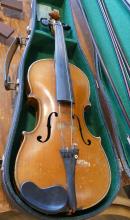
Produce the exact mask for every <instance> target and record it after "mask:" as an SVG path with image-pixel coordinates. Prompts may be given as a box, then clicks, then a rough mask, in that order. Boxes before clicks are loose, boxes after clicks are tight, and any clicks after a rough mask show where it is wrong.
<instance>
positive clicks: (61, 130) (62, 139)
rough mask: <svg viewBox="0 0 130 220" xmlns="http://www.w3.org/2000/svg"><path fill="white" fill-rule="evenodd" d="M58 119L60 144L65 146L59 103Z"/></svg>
mask: <svg viewBox="0 0 130 220" xmlns="http://www.w3.org/2000/svg"><path fill="white" fill-rule="evenodd" d="M59 121H60V123H59V124H60V136H61V142H62V146H64V147H65V138H64V135H63V129H62V119H61V105H60V103H59Z"/></svg>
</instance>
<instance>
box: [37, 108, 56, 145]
mask: <svg viewBox="0 0 130 220" xmlns="http://www.w3.org/2000/svg"><path fill="white" fill-rule="evenodd" d="M53 115H55V117H58V113H57V112H52V113H51V114H50V115H49V117H48V120H47V130H48V132H47V137H46V139H45V140H43V139H42V138H43V137H42V136H41V135H39V136H37V141H38V142H40V143H45V142H47V141H48V140H49V138H50V136H51V118H52V116H53Z"/></svg>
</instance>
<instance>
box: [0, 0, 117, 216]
mask: <svg viewBox="0 0 130 220" xmlns="http://www.w3.org/2000/svg"><path fill="white" fill-rule="evenodd" d="M41 2H42V1H41ZM43 2H44V1H43ZM45 2H47V1H45ZM49 2H51V1H49ZM52 2H53V1H52ZM66 2H69V1H66ZM55 4H56V3H55ZM36 7H37V2H36V0H33V3H32V25H31V29H32V31H31V35H30V37H29V40H28V42H27V45H26V48H25V51H24V53H23V56H22V59H21V62H20V65H19V70H18V78H19V88H18V92H17V95H16V100H15V109H14V115H13V119H12V125H11V128H10V132H9V136H8V140H7V145H6V150H5V154H4V158H3V186H4V189H5V191H6V193H7V195H8V197H9V199H10V201H11V202H12V204H15V205H16V207H17V208H20V209H21V210H23V211H25V212H27V213H29V214H31V215H34V216H37V217H39V218H40V219H44V220H49V219H53V220H57V219H60V220H62V219H65V220H70V219H74V220H83V219H84V220H85V219H87V218H90V217H92V216H94V215H96V214H98V213H99V212H101V211H103V210H104V209H105V208H107V207H108V206H109V205H110V204H111V203H112V201H113V199H114V198H115V196H116V195H117V192H118V191H119V188H120V169H119V166H118V158H117V155H116V153H115V151H114V150H111V151H110V152H111V155H109V150H108V153H107V154H108V155H109V160H113V162H111V172H112V178H113V180H112V184H111V188H110V191H109V193H108V195H107V196H106V197H105V198H104V199H103V200H102V201H101V202H100V203H99V204H98V205H96V206H94V207H93V208H90V209H88V210H84V211H80V212H76V213H75V215H73V216H65V215H57V216H49V215H48V216H47V215H44V214H42V213H40V212H37V211H35V210H34V209H33V208H31V207H29V206H28V205H27V204H26V203H25V202H24V201H23V200H22V198H20V197H19V195H18V194H17V191H16V189H15V186H14V183H13V181H12V176H13V161H14V158H16V154H15V150H16V149H15V146H14V141H15V142H17V143H18V141H19V140H18V135H17V134H18V132H19V130H20V126H21V117H22V108H23V102H24V98H25V81H26V79H25V72H26V73H27V71H26V68H25V62H26V59H27V57H28V53H29V50H30V48H31V45H32V42H33V40H34V32H35V28H36ZM68 10H70V8H69V9H68ZM70 13H71V12H70ZM78 48H79V49H78V51H79V53H80V57H81V59H82V60H83V63H84V65H85V66H87V68H88V63H87V61H86V59H85V57H84V56H83V54H82V52H81V48H80V47H79V46H78ZM85 68H86V67H85ZM92 81H93V82H94V80H93V79H92ZM94 89H95V91H96V89H97V88H96V84H95V85H94ZM95 93H97V92H95ZM96 97H97V99H98V96H97V95H96ZM97 103H98V104H97V105H98V111H99V112H100V114H101V117H102V124H103V126H104V128H105V126H106V124H105V120H104V117H103V114H102V110H101V106H100V103H99V100H98V101H97ZM111 117H113V118H114V116H113V113H111ZM105 129H106V131H107V132H108V134H107V138H108V139H109V141H110V143H111V145H112V144H113V141H112V139H111V137H110V133H109V131H108V129H107V128H105ZM110 158H111V159H110ZM114 161H115V162H114Z"/></svg>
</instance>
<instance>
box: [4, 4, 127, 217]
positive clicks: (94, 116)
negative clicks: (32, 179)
mask: <svg viewBox="0 0 130 220" xmlns="http://www.w3.org/2000/svg"><path fill="white" fill-rule="evenodd" d="M106 2H107V4H108V6H109V9H110V11H111V15H112V20H113V22H115V26H116V29H117V31H118V33H119V36H120V38H121V41H122V45H123V46H124V49H125V51H126V56H127V57H128V58H129V57H130V50H129V46H128V45H129V37H128V36H130V25H129V20H130V15H129V12H128V11H127V8H125V7H124V5H123V4H122V3H121V1H118V0H115V1H113V0H109V1H106ZM39 5H40V7H41V6H42V7H41V9H42V10H43V14H45V13H44V12H45V11H46V10H47V7H46V6H49V7H51V8H52V9H57V10H59V11H60V15H61V21H62V22H63V23H65V24H68V25H69V26H70V27H71V30H70V31H66V32H65V39H66V46H67V52H68V57H69V62H70V63H73V64H75V65H76V66H77V67H79V68H80V69H81V70H82V71H83V72H84V73H85V74H86V76H87V77H88V79H89V83H90V103H91V107H89V108H87V110H86V111H85V113H84V114H85V120H86V126H87V127H88V128H89V130H90V132H91V133H92V134H93V135H94V136H100V137H101V143H102V146H103V148H104V150H105V153H106V155H107V158H108V160H109V164H110V169H111V185H110V189H109V192H108V193H107V195H106V196H105V198H104V199H103V200H102V201H101V202H100V203H98V204H97V205H95V206H93V207H92V208H89V209H86V210H83V211H77V212H76V213H75V214H73V215H68V216H67V215H64V214H58V215H56V216H51V215H45V214H43V213H40V212H38V211H36V210H34V209H33V208H32V207H30V206H29V205H27V204H26V203H25V202H24V201H23V200H22V198H20V197H19V195H18V193H17V191H16V189H15V187H14V179H13V178H14V163H15V159H16V155H17V152H18V149H19V147H20V141H21V134H22V131H31V130H32V129H33V128H34V127H35V118H36V117H35V112H34V110H33V108H30V107H28V105H27V97H26V82H27V72H28V69H29V66H30V65H31V64H32V63H33V62H34V61H36V60H39V59H48V58H54V38H53V36H52V35H51V33H50V31H49V30H48V28H46V27H43V26H42V25H41V23H40V21H38V16H39V15H37V8H38V6H39ZM81 6H82V7H83V10H84V11H85V13H86V14H87V16H88V19H89V24H90V26H91V28H92V32H93V35H94V38H95V41H96V44H97V46H98V48H99V51H100V53H101V56H102V57H103V59H104V62H105V65H106V66H107V68H108V70H109V71H110V72H111V75H112V76H113V80H114V82H115V83H116V84H117V87H118V90H119V93H120V96H121V97H122V99H124V102H125V105H126V110H127V111H128V113H130V105H129V104H128V99H127V98H126V95H125V94H124V88H123V85H122V84H121V77H120V69H119V66H118V62H117V59H116V56H115V53H114V51H113V46H112V44H111V41H110V38H109V36H108V32H107V29H106V27H105V25H104V22H103V19H102V15H101V13H100V11H99V9H98V7H97V1H96V0H93V1H91V4H89V1H86V0H82V1H81ZM44 7H45V9H44ZM44 10H45V11H44ZM116 13H119V14H121V16H123V19H121V20H118V18H120V16H119V17H116V19H115V16H116ZM120 22H126V23H125V24H127V25H126V27H127V28H124V29H125V31H122V29H121V25H120ZM84 31H85V30H84ZM103 39H104V41H103ZM79 40H80V39H78V38H77V33H76V29H75V24H74V20H73V16H72V11H71V5H70V1H69V0H57V1H55V0H33V1H32V18H31V26H30V31H29V39H28V40H27V43H26V47H25V50H24V53H23V55H22V58H21V61H20V64H19V68H18V74H17V84H18V85H17V86H16V87H17V89H16V97H15V107H14V114H13V119H12V124H11V128H10V131H9V136H8V139H7V144H6V149H5V154H4V157H3V168H2V170H3V186H4V190H5V192H6V194H7V195H8V198H9V200H10V201H11V203H12V204H14V205H15V206H16V207H17V208H20V209H22V210H23V211H25V212H27V213H29V214H31V215H34V216H36V217H39V218H40V219H44V220H51V219H53V220H54V219H56V220H57V219H60V220H62V219H65V220H71V219H73V220H83V219H84V220H85V219H87V218H90V217H92V216H94V215H97V214H98V213H99V212H102V211H103V210H104V209H105V208H107V207H108V206H110V204H111V203H112V201H113V200H114V198H115V197H116V195H117V193H118V191H119V189H120V182H121V169H122V166H120V158H119V154H118V152H117V148H118V146H115V144H114V142H113V139H112V136H111V133H110V131H109V128H108V126H107V123H106V121H105V117H104V113H103V109H102V108H101V103H100V101H99V96H98V92H97V90H98V88H97V84H96V81H95V79H94V77H93V74H92V71H91V69H90V66H89V64H88V62H87V59H86V58H85V56H84V54H83V51H82V49H81V47H80V44H79ZM104 42H105V43H104ZM15 43H17V44H18V43H19V42H18V40H16V42H15ZM8 67H9V65H8ZM97 71H99V72H100V76H101V79H102V85H103V88H104V92H105V95H106V99H107V103H108V106H109V113H110V116H111V120H112V121H113V123H112V125H111V126H113V129H114V130H115V132H116V138H117V139H118V141H119V142H121V146H122V149H119V152H120V155H122V159H123V162H124V163H123V164H125V165H124V168H125V170H126V172H127V174H128V175H129V176H130V169H129V166H130V146H128V142H126V140H125V133H128V134H129V132H130V131H129V130H128V127H127V125H126V123H125V120H124V118H123V116H122V114H121V111H120V109H119V108H118V105H117V103H116V99H114V95H113V93H112V90H111V88H110V87H109V84H108V83H107V80H106V78H105V77H104V75H103V69H102V68H99V66H98V65H97ZM115 72H116V74H115ZM9 82H11V79H10V77H6V76H5V86H6V88H7V89H10V88H9V86H8V85H9V84H8V83H9ZM10 85H11V84H10ZM104 108H105V106H104ZM30 153H31V152H30ZM93 153H94V152H93ZM95 158H96V155H95ZM101 166H102V161H101ZM30 172H33V170H30Z"/></svg>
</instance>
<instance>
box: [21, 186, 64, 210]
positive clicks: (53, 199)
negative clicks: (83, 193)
mask: <svg viewBox="0 0 130 220" xmlns="http://www.w3.org/2000/svg"><path fill="white" fill-rule="evenodd" d="M21 194H22V196H23V199H24V200H25V201H26V202H27V203H28V204H29V205H31V206H32V207H33V208H35V209H37V210H39V211H41V212H43V213H45V214H57V213H60V212H66V211H67V203H68V196H67V192H66V190H65V189H64V188H63V187H61V186H52V187H48V188H44V189H41V188H39V187H38V186H36V185H35V184H34V183H32V182H26V183H24V184H23V185H22V187H21Z"/></svg>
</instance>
